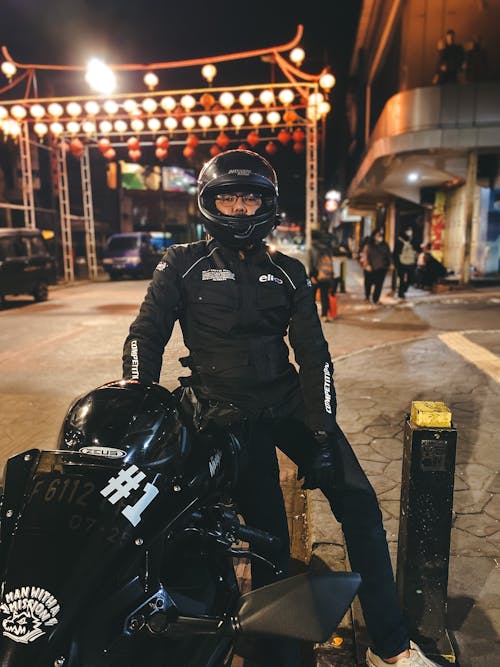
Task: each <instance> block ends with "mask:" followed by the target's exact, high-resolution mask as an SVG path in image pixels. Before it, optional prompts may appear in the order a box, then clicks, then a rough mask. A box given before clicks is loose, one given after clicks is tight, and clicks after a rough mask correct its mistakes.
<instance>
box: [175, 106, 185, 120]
mask: <svg viewBox="0 0 500 667" xmlns="http://www.w3.org/2000/svg"><path fill="white" fill-rule="evenodd" d="M184 113H185V112H184V109H183V108H182V107H181V105H180V104H178V105H177V106H176V107H175V109H174V110H173V111H172V116H173V117H174V118H175V119H176V120H178V121H181V120H182V119H183V118H184Z"/></svg>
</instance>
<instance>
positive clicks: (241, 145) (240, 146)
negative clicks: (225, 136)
mask: <svg viewBox="0 0 500 667" xmlns="http://www.w3.org/2000/svg"><path fill="white" fill-rule="evenodd" d="M238 150H240V151H247V150H248V144H245V143H243V144H240V145H239V146H238Z"/></svg>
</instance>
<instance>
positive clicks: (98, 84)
mask: <svg viewBox="0 0 500 667" xmlns="http://www.w3.org/2000/svg"><path fill="white" fill-rule="evenodd" d="M85 80H86V82H87V83H88V84H89V86H90V87H91V88H92V90H95V91H96V92H97V93H102V94H103V95H109V94H111V93H112V92H113V91H114V89H115V87H116V78H115V75H114V73H113V71H112V70H111V69H110V68H109V67H108V66H107V65H106V64H105V63H103V62H102V60H99V59H98V58H92V59H91V60H90V61H89V63H88V65H87V73H86V74H85Z"/></svg>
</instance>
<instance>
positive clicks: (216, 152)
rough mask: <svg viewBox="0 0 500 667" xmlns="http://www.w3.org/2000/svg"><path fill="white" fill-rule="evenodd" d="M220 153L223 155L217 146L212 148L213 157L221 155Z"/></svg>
mask: <svg viewBox="0 0 500 667" xmlns="http://www.w3.org/2000/svg"><path fill="white" fill-rule="evenodd" d="M219 153H222V151H221V149H220V148H219V147H218V146H216V145H215V144H214V145H213V146H210V155H211V156H212V157H215V156H216V155H219Z"/></svg>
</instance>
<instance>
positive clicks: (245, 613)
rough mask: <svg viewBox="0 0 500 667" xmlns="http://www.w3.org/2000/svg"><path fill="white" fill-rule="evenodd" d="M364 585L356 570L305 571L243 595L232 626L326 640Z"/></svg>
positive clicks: (253, 632)
mask: <svg viewBox="0 0 500 667" xmlns="http://www.w3.org/2000/svg"><path fill="white" fill-rule="evenodd" d="M360 584H361V577H360V576H359V574H357V573H356V572H316V573H310V572H308V573H305V574H300V575H297V576H295V577H290V578H288V579H283V580H281V581H278V582H276V583H273V584H269V585H268V586H263V587H262V588H258V589H256V590H254V591H251V592H250V593H246V594H245V595H243V596H242V598H241V602H240V605H239V608H238V612H237V615H236V618H234V619H233V627H236V628H237V629H238V630H239V631H240V632H241V633H243V634H245V635H259V636H262V635H269V636H279V637H292V638H295V639H300V640H303V641H308V642H316V643H319V642H324V641H326V640H327V639H328V638H329V637H330V636H331V635H332V633H333V631H334V630H335V628H336V627H337V626H338V624H339V623H340V621H341V620H342V618H343V616H344V615H345V613H346V612H347V610H348V608H349V605H350V604H351V602H352V601H353V599H354V596H355V595H356V593H357V591H358V588H359V586H360Z"/></svg>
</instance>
